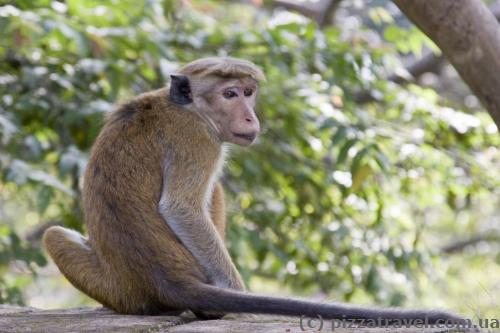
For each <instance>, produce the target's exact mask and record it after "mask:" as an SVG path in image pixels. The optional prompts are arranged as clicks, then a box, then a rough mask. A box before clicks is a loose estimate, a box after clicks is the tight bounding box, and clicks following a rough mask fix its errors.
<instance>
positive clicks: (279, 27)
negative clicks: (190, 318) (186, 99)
mask: <svg viewBox="0 0 500 333" xmlns="http://www.w3.org/2000/svg"><path fill="white" fill-rule="evenodd" d="M486 3H487V4H488V5H489V6H495V5H496V4H495V3H494V2H491V1H488V2H486ZM499 17H500V15H499ZM214 55H218V56H225V55H231V56H235V57H241V58H245V59H248V60H251V61H253V62H255V63H256V64H258V65H259V66H261V67H262V68H263V70H264V72H265V73H266V75H267V78H268V81H267V82H266V83H264V84H263V86H262V88H261V93H260V101H259V104H258V107H257V110H258V115H259V117H260V119H261V122H262V125H263V133H262V135H261V136H260V138H259V140H258V142H257V144H256V145H254V146H252V147H251V148H246V149H245V148H238V147H235V148H234V149H233V154H232V157H231V158H230V159H229V162H228V166H227V168H226V171H225V175H224V178H223V182H224V185H225V189H226V195H227V199H228V210H229V212H228V214H229V216H228V218H229V230H228V236H229V239H228V246H229V248H230V252H231V254H232V256H233V258H234V259H235V261H236V263H237V266H238V268H239V269H240V270H241V272H242V274H243V276H244V278H245V281H246V282H247V284H248V285H249V287H250V289H251V290H253V291H257V292H266V293H272V294H285V295H288V294H295V295H301V296H308V297H312V298H314V299H321V300H323V299H334V300H340V301H349V302H355V303H360V304H379V305H397V306H409V307H417V306H425V307H438V308H439V307H443V308H448V309H450V310H453V311H456V312H459V313H462V314H464V315H466V316H468V317H469V318H478V317H479V318H492V317H494V316H495V315H496V317H497V318H498V315H499V313H500V279H499V276H500V265H499V264H500V186H499V185H500V150H499V146H500V136H499V133H498V128H497V127H496V126H495V123H494V122H493V120H492V118H491V117H490V115H489V114H488V112H486V111H485V109H484V108H483V107H482V106H481V105H480V104H479V101H478V99H477V98H476V97H475V96H473V95H472V94H471V92H470V91H469V89H468V88H467V86H466V85H465V84H464V83H463V82H462V81H461V79H460V78H459V77H458V75H457V73H456V71H455V70H454V69H453V67H451V66H450V65H449V64H448V63H447V62H446V60H445V59H444V58H443V57H442V56H441V55H440V53H439V49H438V48H437V47H436V46H435V45H434V44H433V43H432V42H431V41H430V40H429V39H428V38H427V37H425V35H423V34H422V33H421V32H420V31H419V30H418V29H417V28H416V27H415V26H413V25H412V24H411V23H410V22H409V21H408V20H407V19H406V18H405V17H404V16H403V15H402V14H401V13H400V11H399V10H398V8H397V7H396V6H395V5H394V4H393V3H392V2H391V1H386V0H371V1H361V0H343V1H338V0H337V1H324V0H323V1H316V2H315V1H309V2H303V1H271V0H269V1H268V0H253V1H250V0H247V1H197V0H190V1H188V0H184V1H173V0H164V1H162V0H133V1H132V0H100V1H97V0H65V1H62V0H61V1H50V0H13V1H5V0H0V303H11V304H25V305H29V306H34V307H40V308H59V307H71V306H81V305H96V303H95V302H93V301H92V300H91V299H89V298H87V297H86V296H84V295H83V294H82V293H80V292H78V291H77V290H76V289H75V288H73V287H72V286H71V285H70V284H69V283H68V282H67V281H66V280H65V279H64V278H63V277H62V275H61V274H60V273H59V272H58V270H57V268H56V267H55V266H54V264H53V263H52V262H51V261H50V260H49V259H48V257H47V255H46V253H45V252H44V251H43V250H42V249H41V248H40V238H41V234H42V232H43V230H45V229H46V228H47V227H48V226H50V225H55V224H59V225H65V226H67V227H70V228H74V229H77V230H79V231H81V232H84V231H85V226H84V225H83V219H82V211H81V208H80V204H79V202H80V188H81V184H82V178H81V177H82V174H83V170H84V168H85V164H86V161H87V158H88V153H89V149H90V147H91V145H92V143H93V141H94V139H95V138H96V135H97V134H98V132H99V130H100V128H101V126H102V122H103V117H104V116H105V114H106V113H108V112H110V111H111V110H112V109H113V105H114V103H116V102H117V101H123V100H125V99H127V98H129V97H131V96H133V95H136V94H139V93H141V92H145V91H148V90H152V89H156V88H159V87H162V86H164V85H165V84H167V82H168V79H169V73H171V72H173V71H175V70H176V69H177V68H178V67H179V66H180V65H181V64H183V63H186V62H188V61H192V60H194V59H197V58H199V57H204V56H214ZM131 195H133V193H131Z"/></svg>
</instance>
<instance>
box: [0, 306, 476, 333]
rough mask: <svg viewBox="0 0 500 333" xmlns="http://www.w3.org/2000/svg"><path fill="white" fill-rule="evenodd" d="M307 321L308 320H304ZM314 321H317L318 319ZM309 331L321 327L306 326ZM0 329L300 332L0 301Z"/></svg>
mask: <svg viewBox="0 0 500 333" xmlns="http://www.w3.org/2000/svg"><path fill="white" fill-rule="evenodd" d="M304 324H306V321H304ZM315 324H318V323H317V322H316V323H315ZM304 329H305V331H306V332H317V331H318V329H317V328H316V329H313V328H307V327H304ZM0 332H2V333H11V332H12V333H14V332H15V333H18V332H47V333H70V332H78V333H80V332H113V333H114V332H116V333H118V332H120V333H132V332H133V333H138V332H144V333H146V332H148V333H170V332H172V333H173V332H175V333H227V332H231V333H233V332H234V333H257V332H259V333H260V332H262V333H299V332H304V331H303V330H302V329H301V327H300V320H299V318H292V317H277V316H264V315H228V316H226V317H224V319H221V320H207V321H200V320H196V319H194V318H193V317H190V316H188V315H182V316H178V317H174V316H129V315H119V314H116V313H114V312H113V311H111V310H107V309H104V308H74V309H62V310H39V309H35V308H29V307H17V306H11V305H1V304H0ZM321 332H337V333H388V332H400V333H417V332H418V333H445V332H448V333H452V332H453V333H454V332H473V330H470V331H468V330H446V329H436V328H434V329H432V328H426V329H422V328H416V327H410V328H396V327H384V328H359V327H358V328H335V329H334V330H332V328H331V321H326V320H325V322H324V326H323V329H322V331H321Z"/></svg>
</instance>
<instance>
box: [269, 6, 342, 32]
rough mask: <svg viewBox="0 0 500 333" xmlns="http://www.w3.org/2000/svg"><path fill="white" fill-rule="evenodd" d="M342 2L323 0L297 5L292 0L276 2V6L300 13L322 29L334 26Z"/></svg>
mask: <svg viewBox="0 0 500 333" xmlns="http://www.w3.org/2000/svg"><path fill="white" fill-rule="evenodd" d="M341 1H342V0H321V1H318V2H313V3H311V2H307V3H297V2H295V1H292V0H275V1H274V5H275V6H277V7H283V8H285V9H287V10H290V11H295V12H298V13H300V14H302V15H304V16H306V17H309V18H311V19H313V20H314V21H316V22H317V23H318V25H319V26H320V27H324V26H326V25H329V24H333V18H334V15H335V11H336V10H337V8H338V6H339V4H340V2H341Z"/></svg>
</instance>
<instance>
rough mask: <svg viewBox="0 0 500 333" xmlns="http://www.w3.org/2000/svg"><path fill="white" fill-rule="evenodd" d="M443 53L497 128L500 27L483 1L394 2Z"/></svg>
mask: <svg viewBox="0 0 500 333" xmlns="http://www.w3.org/2000/svg"><path fill="white" fill-rule="evenodd" d="M393 2H394V3H395V4H396V5H397V6H398V7H399V9H400V10H401V11H402V12H403V13H404V14H405V15H406V16H407V17H408V18H409V19H410V20H411V21H412V22H413V23H415V25H416V26H417V27H419V28H420V30H422V32H424V33H425V34H426V35H427V36H429V38H431V39H432V40H433V41H434V42H435V43H436V45H438V46H439V48H440V49H441V50H442V52H443V55H444V56H445V57H446V58H447V59H448V60H449V61H450V63H451V64H452V65H453V66H454V67H455V69H456V70H457V72H458V73H459V74H460V76H461V77H462V79H463V80H464V82H465V83H466V84H467V85H468V86H469V88H470V89H471V91H472V92H473V93H474V94H475V95H476V96H477V97H478V98H479V100H480V101H481V103H482V104H483V106H484V107H485V108H486V109H487V110H488V112H489V113H490V115H491V117H492V118H493V120H494V121H495V123H496V125H497V127H498V128H500V94H498V92H499V91H500V75H498V73H500V57H499V56H498V55H499V54H500V25H499V24H498V22H497V19H496V18H495V16H494V15H493V13H492V12H491V11H490V10H489V9H488V7H486V5H485V4H484V3H483V1H482V0H440V1H429V0H393Z"/></svg>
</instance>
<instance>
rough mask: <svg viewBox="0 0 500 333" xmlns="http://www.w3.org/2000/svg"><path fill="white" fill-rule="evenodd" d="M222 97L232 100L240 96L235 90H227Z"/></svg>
mask: <svg viewBox="0 0 500 333" xmlns="http://www.w3.org/2000/svg"><path fill="white" fill-rule="evenodd" d="M222 96H224V98H227V99H230V98H233V97H237V96H238V94H237V93H236V92H235V91H233V90H226V91H224V92H223V93H222Z"/></svg>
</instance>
